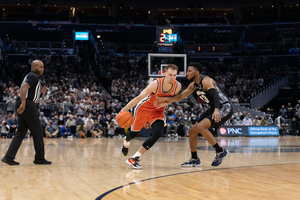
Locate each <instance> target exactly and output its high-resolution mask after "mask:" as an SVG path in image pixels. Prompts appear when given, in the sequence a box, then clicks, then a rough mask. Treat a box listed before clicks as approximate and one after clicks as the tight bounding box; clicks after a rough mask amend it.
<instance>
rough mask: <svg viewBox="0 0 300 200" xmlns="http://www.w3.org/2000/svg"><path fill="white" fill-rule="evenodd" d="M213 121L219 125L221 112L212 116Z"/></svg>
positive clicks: (216, 112)
mask: <svg viewBox="0 0 300 200" xmlns="http://www.w3.org/2000/svg"><path fill="white" fill-rule="evenodd" d="M212 119H213V120H215V122H216V123H219V122H220V121H221V115H220V113H219V111H215V112H214V113H213V115H212Z"/></svg>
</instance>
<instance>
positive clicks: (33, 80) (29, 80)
mask: <svg viewBox="0 0 300 200" xmlns="http://www.w3.org/2000/svg"><path fill="white" fill-rule="evenodd" d="M38 81H39V76H38V75H36V74H29V75H28V76H27V77H26V79H25V80H24V82H26V83H28V85H29V86H30V87H32V86H33V85H34V84H36V83H37V82H38Z"/></svg>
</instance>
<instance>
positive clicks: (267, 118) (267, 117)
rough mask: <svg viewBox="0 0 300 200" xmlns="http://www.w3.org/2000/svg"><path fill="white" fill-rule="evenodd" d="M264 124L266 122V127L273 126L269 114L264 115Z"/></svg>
mask: <svg viewBox="0 0 300 200" xmlns="http://www.w3.org/2000/svg"><path fill="white" fill-rule="evenodd" d="M266 122H267V125H273V124H274V122H273V119H272V118H271V117H270V115H269V114H266Z"/></svg>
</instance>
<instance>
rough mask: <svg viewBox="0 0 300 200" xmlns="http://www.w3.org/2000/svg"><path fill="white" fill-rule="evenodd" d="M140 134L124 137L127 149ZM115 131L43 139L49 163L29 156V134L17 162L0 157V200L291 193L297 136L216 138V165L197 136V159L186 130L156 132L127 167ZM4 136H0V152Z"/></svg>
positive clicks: (299, 157) (298, 159)
mask: <svg viewBox="0 0 300 200" xmlns="http://www.w3.org/2000/svg"><path fill="white" fill-rule="evenodd" d="M144 140H145V138H138V139H135V140H133V141H132V143H131V146H130V149H129V155H131V154H133V153H134V152H135V151H136V150H137V149H138V148H139V147H140V146H141V144H142V142H143V141H144ZM122 141H123V140H122V139H121V138H110V139H107V138H88V139H73V138H71V139H64V138H58V139H45V151H46V158H47V159H48V160H50V161H52V162H53V163H52V165H49V166H39V165H34V164H33V163H32V161H33V158H34V149H33V141H32V139H25V140H24V141H23V143H22V145H21V148H20V150H19V152H18V154H17V157H16V161H18V162H20V165H19V166H8V165H6V164H4V163H2V162H1V163H0V167H1V170H0V200H9V199H12V200H13V199H16V200H22V199H31V200H40V199H55V200H56V199H64V200H65V199H72V200H75V199H84V200H89V199H103V200H106V199H145V200H146V199H147V200H149V199H151V200H152V199H159V200H161V199H190V200H192V199H193V200H194V199H299V180H300V154H299V151H300V145H299V142H300V138H299V137H284V138H282V137H267V138H262V137H260V138H256V137H255V138H248V137H244V138H228V137H227V138H218V142H219V143H220V145H222V146H224V147H226V148H227V149H228V150H229V151H230V154H229V156H228V157H227V158H226V159H225V160H224V162H223V163H222V164H221V165H220V166H219V167H217V168H214V167H211V166H210V164H211V162H212V161H213V159H214V149H213V148H212V147H211V146H210V145H209V144H208V143H207V142H206V141H205V140H204V139H202V138H199V143H198V154H199V156H201V162H202V166H201V167H198V168H181V167H180V164H181V163H183V162H185V161H187V160H188V159H189V158H190V151H189V146H188V138H177V139H174V138H172V139H168V138H161V139H160V140H159V141H158V142H157V143H156V144H155V145H154V147H153V148H152V149H151V150H150V152H148V153H146V154H145V155H144V156H143V157H142V161H141V163H140V164H141V165H142V167H143V169H142V170H134V169H132V168H131V167H130V166H129V165H128V164H126V163H125V160H126V158H125V157H123V156H122V155H121V150H120V147H121V144H122ZM10 142H11V140H10V139H1V147H0V152H1V157H3V156H4V153H5V151H6V149H7V148H8V146H9V144H10Z"/></svg>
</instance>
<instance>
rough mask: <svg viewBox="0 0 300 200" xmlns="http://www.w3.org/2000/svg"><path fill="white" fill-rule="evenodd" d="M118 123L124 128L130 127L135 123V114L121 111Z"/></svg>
mask: <svg viewBox="0 0 300 200" xmlns="http://www.w3.org/2000/svg"><path fill="white" fill-rule="evenodd" d="M117 123H118V124H119V126H120V127H122V128H129V127H130V126H131V125H132V124H133V116H132V114H131V113H130V112H128V111H125V112H121V113H120V114H118V116H117Z"/></svg>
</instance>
